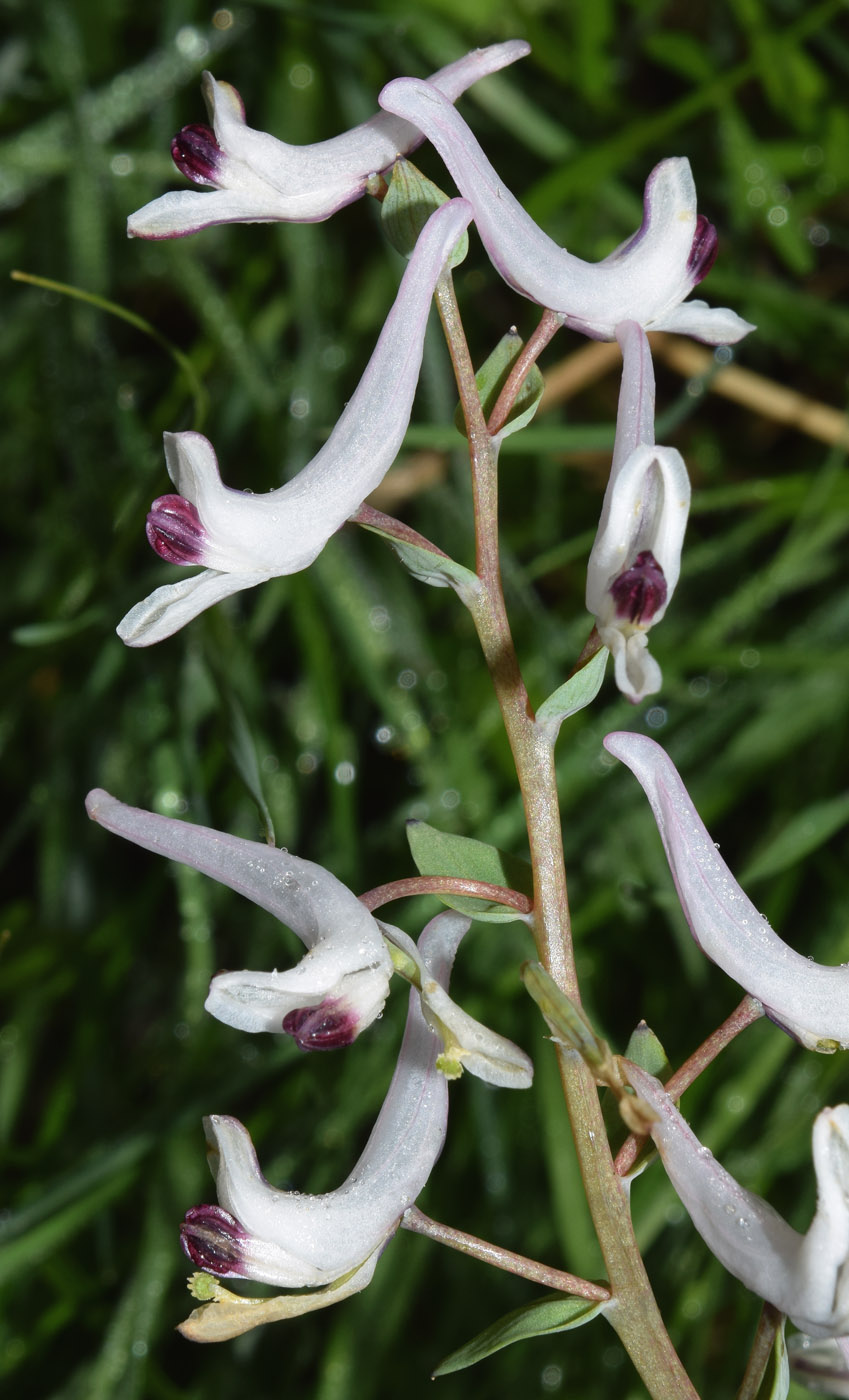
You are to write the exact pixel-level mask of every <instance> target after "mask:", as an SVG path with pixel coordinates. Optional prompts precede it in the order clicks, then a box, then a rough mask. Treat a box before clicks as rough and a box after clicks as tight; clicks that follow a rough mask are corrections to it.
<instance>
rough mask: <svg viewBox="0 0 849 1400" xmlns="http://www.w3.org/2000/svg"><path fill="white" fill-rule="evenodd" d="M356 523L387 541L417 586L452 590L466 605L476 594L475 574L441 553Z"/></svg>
mask: <svg viewBox="0 0 849 1400" xmlns="http://www.w3.org/2000/svg"><path fill="white" fill-rule="evenodd" d="M358 523H359V524H361V525H362V527H363V529H364V530H370V531H371V532H372V534H374V535H380V537H381V539H384V540H388V541H389V543H390V544H391V546H392V548H393V549H394V550H395V553H396V554H397V555H398V558H399V559H400V560H401V563H402V564H404V565H405V567H406V568H407V569H408V570H409V572H410V573H411V574H412V575H413V578H417V579H418V580H419V581H420V582H421V583H429V584H430V585H431V587H432V588H453V589H454V592H455V593H456V594H457V595H458V596H459V597H460V598H462V600H463V602H464V603H466V605H467V606H468V605H469V603H470V601H471V599H472V598H473V597H474V596H475V594H477V593H478V592H479V591H480V587H481V581H480V579H479V578H478V576H477V574H474V573H472V571H471V569H466V568H464V566H463V565H462V564H458V563H457V562H456V561H455V560H454V559H451V558H449V556H448V555H447V554H442V553H440V551H439V550H437V549H428V548H427V546H426V544H424V543H422V544H414V543H412V541H410V540H404V539H400V538H399V537H398V536H397V535H393V534H392V533H391V531H389V530H383V529H381V527H380V526H379V525H373V524H371V523H369V522H367V521H365V520H361V521H359V522H358Z"/></svg>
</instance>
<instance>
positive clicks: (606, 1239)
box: [436, 274, 698, 1400]
mask: <svg viewBox="0 0 849 1400" xmlns="http://www.w3.org/2000/svg"><path fill="white" fill-rule="evenodd" d="M436 304H437V308H438V310H439V314H440V318H441V320H442V325H443V329H444V331H445V337H446V340H447V342H448V347H449V351H450V354H451V360H452V363H453V365H454V372H455V375H456V378H457V387H458V390H459V393H460V402H461V404H462V405H463V412H464V415H465V418H466V427H467V433H468V439H469V453H470V460H471V469H472V490H473V499H474V510H475V542H476V573H477V575H478V578H479V579H480V580H481V584H482V587H481V589H480V591H479V592H478V593H477V594H476V595H475V598H474V599H473V600H472V601H471V602H470V604H469V605H468V606H469V610H470V612H471V615H472V618H473V620H474V623H475V628H476V630H477V634H478V638H479V640H480V644H481V648H482V650H483V654H484V658H485V660H486V664H487V667H488V669H489V673H490V676H491V678H492V683H493V687H494V689H495V693H496V696H497V698H498V703H499V706H500V709H501V714H502V718H503V720H504V727H505V730H506V733H507V738H508V740H509V742H510V748H511V750H512V753H513V758H514V762H515V764H516V773H517V776H518V779H519V786H520V788H521V791H522V799H523V801H524V806H525V817H526V822H527V832H528V844H529V847H530V855H531V865H532V867H533V872H534V900H533V924H532V928H533V934H534V939H535V942H536V945H537V952H538V954H539V959H540V962H541V963H542V964H543V966H544V967H545V969H546V971H547V972H548V973H549V975H550V976H551V977H553V978H554V981H555V982H556V983H557V985H558V987H560V989H561V991H563V992H565V993H566V995H567V996H569V997H571V998H572V999H573V1000H574V1001H576V1002H578V1003H579V1004H580V989H579V986H578V979H577V975H576V970H575V960H574V954H573V950H572V936H571V926H570V919H569V901H568V894H567V889H566V870H565V863H564V856H563V839H562V833H561V828H560V809H559V803H558V797H557V780H556V774H555V769H554V747H553V744H552V743H551V742H550V740H549V737H548V735H547V731H546V730H545V729H544V728H543V727H542V726H540V725H538V724H537V723H536V720H535V717H534V713H533V710H532V708H531V705H530V702H529V699H528V693H527V690H526V688H525V683H524V680H523V678H522V673H521V671H520V669H519V663H518V660H517V657H516V650H515V647H514V645H513V639H512V636H511V633H510V624H509V619H508V617H507V609H506V606H505V602H504V592H503V589H502V586H501V570H500V564H499V540H498V454H497V445H496V444H495V443H494V442H493V439H492V436H491V435H490V433H489V431H488V429H487V425H486V423H485V422H484V417H483V410H482V408H481V402H480V396H479V394H478V390H477V384H476V381H475V373H474V368H473V366H472V362H471V357H470V355H469V349H468V345H467V343H466V336H465V333H464V330H463V326H462V322H461V320H460V313H459V309H458V307H457V301H456V298H455V296H454V289H453V286H452V284H451V279H450V275H447V274H443V276H442V277H441V278H440V279H439V282H438V283H437V287H436ZM557 1053H558V1059H559V1066H560V1077H561V1081H562V1084H563V1092H564V1097H565V1099H566V1106H567V1110H568V1113H569V1119H570V1122H571V1125H572V1132H573V1136H574V1140H575V1149H576V1152H577V1156H578V1161H579V1164H580V1169H581V1176H582V1179H583V1183H584V1190H585V1191H586V1195H587V1202H588V1205H589V1208H590V1213H591V1215H592V1219H593V1224H594V1225H595V1229H596V1233H597V1235H598V1240H599V1245H600V1247H601V1251H602V1255H603V1258H604V1263H605V1268H606V1270H607V1276H608V1279H609V1280H610V1293H611V1297H612V1298H613V1299H614V1301H615V1306H613V1307H611V1309H610V1311H609V1312H608V1314H607V1317H608V1320H609V1322H610V1323H611V1325H612V1326H613V1327H614V1329H615V1331H616V1332H617V1334H618V1336H619V1339H620V1341H621V1342H622V1344H623V1346H624V1347H625V1348H626V1350H627V1351H628V1353H629V1355H630V1357H631V1360H632V1361H633V1363H634V1366H635V1367H636V1369H637V1371H638V1372H639V1374H640V1376H641V1377H642V1380H643V1382H644V1384H645V1386H646V1388H647V1390H648V1392H649V1394H650V1395H651V1396H652V1397H653V1400H698V1397H697V1395H696V1391H695V1390H694V1388H693V1385H692V1383H691V1381H690V1379H689V1377H688V1376H687V1373H686V1371H685V1370H684V1367H683V1366H682V1364H681V1361H680V1359H679V1357H678V1355H677V1354H676V1352H675V1348H674V1347H673V1345H672V1342H671V1340H670V1338H669V1335H668V1333H667V1331H666V1328H665V1327H664V1324H663V1318H662V1317H661V1315H660V1311H659V1309H658V1306H657V1303H656V1301H655V1298H654V1295H653V1293H652V1289H651V1284H650V1283H649V1280H648V1277H647V1275H646V1270H645V1265H644V1263H643V1260H642V1256H641V1254H640V1250H639V1247H638V1245H637V1241H636V1239H635V1237H634V1230H633V1225H632V1223H631V1214H630V1208H629V1204H628V1196H627V1192H626V1190H625V1189H624V1184H623V1182H622V1181H621V1180H620V1178H619V1177H617V1175H616V1172H615V1170H614V1166H613V1158H612V1156H611V1153H610V1147H609V1145H608V1140H607V1135H606V1133H605V1129H604V1121H603V1118H602V1114H601V1107H600V1103H599V1096H598V1091H597V1089H596V1085H595V1082H594V1080H593V1076H592V1074H591V1072H590V1071H589V1070H588V1069H587V1066H586V1065H585V1064H584V1062H583V1060H581V1059H580V1057H579V1056H577V1055H575V1054H574V1053H572V1052H571V1051H568V1050H566V1049H564V1048H563V1047H558V1051H557Z"/></svg>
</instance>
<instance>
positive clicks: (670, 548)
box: [586, 321, 690, 703]
mask: <svg viewBox="0 0 849 1400" xmlns="http://www.w3.org/2000/svg"><path fill="white" fill-rule="evenodd" d="M616 338H617V340H618V341H619V344H620V346H621V347H622V355H623V365H622V384H621V388H620V392H619V408H618V412H617V416H616V439H615V443H614V448H613V461H612V463H611V468H610V479H609V480H608V483H607V489H606V491H605V493H604V503H603V505H602V509H601V519H600V521H599V526H598V533H597V534H596V537H595V542H594V544H593V547H592V550H591V552H590V557H589V561H588V564H587V592H586V603H587V609H588V610H589V612H591V613H593V614H594V616H595V619H596V625H597V627H598V631H599V636H600V637H601V640H602V642H603V644H604V645H605V646H606V647H608V648H609V649H610V652H611V655H612V656H613V661H614V669H615V679H616V684H617V686H618V687H619V689H620V690H621V691H622V693H623V694H624V695H627V697H628V698H629V700H631V701H633V702H634V703H636V702H638V701H640V700H642V699H644V698H645V696H647V695H652V694H654V693H655V692H656V691H658V690H660V687H661V684H662V679H663V678H662V676H661V672H660V667H659V666H658V664H657V662H656V661H655V660H654V658H653V657H652V656H650V655H649V652H648V640H647V637H646V631H647V628H648V627H649V626H653V625H654V624H655V623H656V622H659V621H660V620H661V618H662V617H663V615H664V613H665V612H666V609H667V607H668V606H669V602H670V599H671V598H672V594H673V592H674V591H675V587H676V584H677V583H678V577H679V574H680V572H681V549H682V546H683V543H684V534H685V531H686V528H687V517H688V514H689V510H690V479H689V477H688V475H687V468H686V466H685V465H684V459H683V458H682V456H681V454H680V453H679V452H677V451H676V450H675V448H674V447H656V446H655V445H654V403H655V385H654V369H653V367H652V358H651V350H650V348H649V343H648V339H647V337H646V333H645V331H644V330H643V329H642V327H641V326H640V325H639V324H638V323H637V322H636V321H624V322H622V324H621V325H619V326H617V328H616ZM644 550H648V551H650V552H651V553H652V554H653V556H654V559H655V561H656V563H657V564H659V565H660V568H661V569H662V570H663V576H664V580H665V583H666V598H665V601H664V602H663V603H662V604H661V605H660V606H658V607H657V608H656V609H655V611H654V613H653V614H652V617H651V618H650V619H649V620H648V621H647V623H646V624H644V625H642V626H641V625H640V624H639V623H631V622H630V621H629V620H628V619H623V618H620V617H618V616H617V612H616V605H615V601H614V598H613V595H612V593H611V588H612V586H613V584H614V583H615V581H616V580H617V579H618V578H620V576H621V575H622V573H623V572H624V571H625V570H626V569H629V568H630V567H631V566H632V565H633V564H634V562H635V560H636V559H637V556H638V555H639V554H641V553H642V552H643V551H644Z"/></svg>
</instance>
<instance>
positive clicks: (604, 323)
mask: <svg viewBox="0 0 849 1400" xmlns="http://www.w3.org/2000/svg"><path fill="white" fill-rule="evenodd" d="M380 105H381V107H383V108H384V110H385V111H388V112H394V113H395V114H396V116H400V117H404V118H406V120H407V121H410V122H413V123H414V125H415V126H417V127H418V128H419V129H420V130H421V131H423V132H424V134H425V136H426V137H427V139H428V140H429V141H430V142H431V143H432V144H433V145H434V146H435V147H436V149H437V151H438V152H439V154H440V156H441V157H442V159H443V160H444V162H445V164H446V165H447V167H448V169H449V170H450V172H451V175H452V176H453V178H454V181H455V183H456V185H457V188H458V190H459V191H460V193H461V194H462V195H463V196H464V197H465V198H466V199H468V200H469V202H470V204H471V205H472V206H473V207H474V211H475V225H476V227H477V230H478V233H479V234H480V236H481V239H482V241H483V244H484V247H485V248H486V250H487V252H488V254H489V256H490V258H491V260H492V262H493V264H494V265H495V267H496V268H497V270H498V271H499V272H500V274H501V276H502V277H503V278H504V280H505V281H506V282H508V283H509V285H510V286H511V287H514V288H515V289H516V291H517V292H520V293H521V294H522V296H526V297H529V298H530V299H531V300H532V301H536V302H538V303H539V304H540V306H545V307H548V308H549V309H550V310H551V311H555V312H557V313H558V315H560V316H562V317H563V321H564V323H565V324H566V325H569V326H572V327H573V328H574V329H575V330H579V331H582V332H583V333H584V334H585V335H589V336H592V337H593V338H595V339H598V340H612V339H613V337H614V335H615V332H616V327H617V326H618V325H620V323H621V322H622V321H637V322H638V323H639V324H640V325H641V326H643V327H646V328H647V329H651V330H663V331H678V332H679V333H681V334H682V335H692V336H695V337H696V339H698V340H705V341H707V342H708V344H710V345H721V344H726V343H729V344H730V343H733V342H734V341H737V340H740V339H741V337H742V336H744V335H746V334H747V332H748V331H750V330H752V329H753V328H752V326H750V325H749V323H748V322H747V321H744V320H742V318H741V317H739V316H737V315H736V314H735V312H733V311H729V310H726V309H724V308H722V309H713V308H711V307H709V306H708V305H707V304H706V303H705V302H703V301H691V302H686V303H685V304H684V305H682V302H684V298H685V297H687V296H689V294H690V292H691V291H692V290H693V288H694V287H695V286H696V285H697V284H698V283H699V282H700V281H701V280H702V278H703V277H705V276H706V274H707V273H708V271H709V270H710V267H711V264H712V262H713V259H714V256H715V254H716V231H715V229H714V228H713V226H712V224H710V223H709V222H708V220H707V219H705V218H704V216H702V215H697V214H696V188H695V184H694V183H693V176H692V172H691V170H690V165H689V162H688V161H687V160H685V159H684V158H682V157H676V158H674V159H672V160H664V161H661V163H660V164H659V165H658V166H656V167H655V169H654V170H653V171H652V173H651V175H650V176H649V178H648V182H647V184H646V191H645V200H644V214H643V223H642V226H641V227H640V228H639V229H638V230H637V232H636V233H635V234H634V235H633V236H632V237H631V238H629V239H628V240H627V241H626V242H625V243H623V244H622V246H621V247H620V248H617V249H616V251H615V252H613V253H611V254H610V256H609V257H607V258H604V259H603V261H602V262H599V263H586V262H583V261H582V260H581V259H580V258H576V257H574V256H573V255H572V254H571V253H567V252H566V250H565V249H564V248H560V247H558V245H557V244H556V243H554V242H553V241H552V239H550V238H549V237H548V235H547V234H545V233H543V231H542V229H541V228H539V227H538V226H537V225H536V224H535V223H534V221H533V219H532V218H531V217H530V215H529V214H527V213H526V212H525V210H524V209H523V208H522V206H521V205H520V204H519V202H518V200H517V199H515V198H514V196H513V195H512V194H511V193H510V191H509V190H508V189H507V188H506V186H505V185H503V184H502V182H501V180H500V179H499V177H498V175H497V174H496V172H495V170H494V169H493V168H492V166H491V165H490V163H489V161H488V160H487V158H486V156H485V155H484V153H483V151H482V150H481V148H480V146H479V144H478V142H477V141H476V140H475V137H474V136H473V135H472V132H471V131H470V130H469V127H468V126H467V125H466V123H465V122H464V121H463V118H462V117H461V116H460V115H459V113H457V112H455V110H454V108H453V107H452V106H451V103H450V102H447V101H446V100H445V99H444V98H443V97H442V95H441V94H440V93H439V92H437V91H436V90H435V89H434V88H433V87H431V86H429V85H428V84H427V83H422V82H419V81H418V80H417V79H415V78H396V79H395V80H394V81H393V82H391V83H388V84H387V86H386V87H385V88H384V89H383V91H382V93H381V94H380Z"/></svg>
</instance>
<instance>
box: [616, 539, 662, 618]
mask: <svg viewBox="0 0 849 1400" xmlns="http://www.w3.org/2000/svg"><path fill="white" fill-rule="evenodd" d="M666 591H667V590H666V579H665V578H664V576H663V569H662V568H661V567H660V565H659V564H658V562H657V560H656V559H655V557H654V555H653V554H652V552H651V550H650V549H644V550H643V551H642V553H641V554H638V555H637V557H636V559H635V560H634V562H633V564H632V565H631V567H630V569H626V570H625V572H624V573H621V574H620V575H619V577H618V578H617V579H614V581H613V583H612V584H611V585H610V593H611V596H612V598H613V601H614V603H615V604H616V616H617V617H621V618H627V619H628V621H629V622H635V623H636V622H639V623H642V624H643V625H644V626H648V624H649V623H650V622H651V620H652V618H653V617H654V616H655V614H656V613H657V612H658V610H659V609H660V608H662V607H663V605H664V603H665V602H666Z"/></svg>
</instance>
